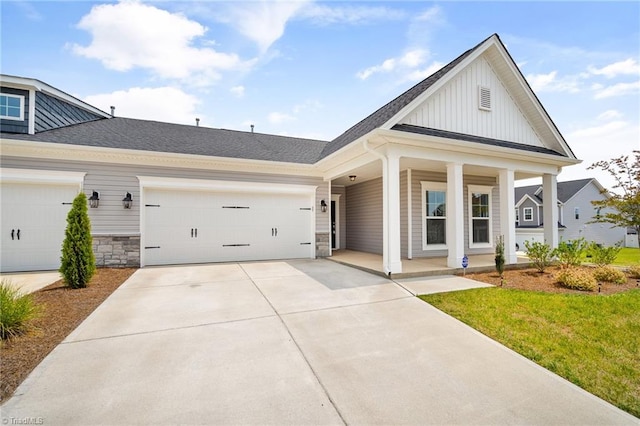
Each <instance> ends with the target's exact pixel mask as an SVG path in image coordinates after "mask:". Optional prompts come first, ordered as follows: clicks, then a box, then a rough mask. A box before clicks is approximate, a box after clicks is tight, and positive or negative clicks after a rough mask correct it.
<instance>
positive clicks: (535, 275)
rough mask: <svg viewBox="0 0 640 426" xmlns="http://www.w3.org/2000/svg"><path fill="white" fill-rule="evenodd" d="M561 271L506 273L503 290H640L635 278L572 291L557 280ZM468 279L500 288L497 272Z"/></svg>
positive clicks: (472, 276)
mask: <svg viewBox="0 0 640 426" xmlns="http://www.w3.org/2000/svg"><path fill="white" fill-rule="evenodd" d="M580 268H583V269H590V267H589V266H581V267H580ZM559 271H560V268H559V267H557V266H552V267H549V268H547V269H546V271H545V272H544V273H542V274H541V273H540V272H538V270H537V269H535V268H531V269H514V270H507V271H505V272H504V275H505V281H506V282H505V284H504V285H503V288H515V289H520V290H528V291H542V292H546V293H566V294H586V295H598V294H613V293H621V292H624V291H629V290H631V289H634V288H638V289H640V286H639V281H638V280H636V279H635V278H629V277H627V282H626V283H625V284H612V283H602V284H601V286H600V292H598V289H597V288H596V290H595V291H580V290H572V289H568V288H564V287H562V286H561V285H560V284H558V283H557V282H556V280H555V275H556V274H557V273H558V272H559ZM465 276H466V278H470V279H472V280H476V281H481V282H484V283H488V284H493V285H496V286H500V276H499V275H498V273H497V272H495V271H493V272H481V273H469V274H466V275H465Z"/></svg>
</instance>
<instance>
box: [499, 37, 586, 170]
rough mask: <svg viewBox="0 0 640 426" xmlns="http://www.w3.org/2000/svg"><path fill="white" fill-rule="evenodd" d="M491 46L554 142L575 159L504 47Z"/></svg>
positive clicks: (500, 45)
mask: <svg viewBox="0 0 640 426" xmlns="http://www.w3.org/2000/svg"><path fill="white" fill-rule="evenodd" d="M493 45H494V46H495V47H496V48H497V49H498V52H499V53H500V55H501V56H502V59H503V60H504V61H505V63H506V64H507V66H508V67H509V69H510V70H511V74H512V76H513V77H515V79H516V81H517V82H518V83H519V85H520V87H521V88H522V90H523V91H524V92H525V93H526V94H527V97H528V98H529V101H530V102H531V104H532V105H533V106H534V107H535V109H536V111H537V113H538V114H539V115H540V117H542V119H543V120H544V122H545V124H546V126H547V127H548V128H549V130H551V133H552V134H553V135H554V137H555V138H556V140H557V141H558V142H559V144H560V146H561V147H562V148H563V149H564V151H565V154H566V155H567V156H569V157H570V158H573V159H576V156H575V154H574V153H573V151H572V150H571V148H569V144H568V143H567V141H566V140H565V139H564V137H563V136H562V134H561V133H560V131H559V130H558V128H557V127H556V125H555V123H554V122H553V120H552V119H551V117H550V116H549V114H548V113H547V112H546V110H545V109H544V107H543V106H542V104H541V103H540V100H539V99H538V97H537V96H536V95H535V93H534V92H533V90H532V89H531V86H529V83H527V81H526V80H525V78H524V76H523V75H522V72H521V71H520V70H519V69H518V68H517V65H516V64H515V63H514V62H513V60H512V59H511V56H510V55H509V53H508V52H507V51H506V50H505V47H504V46H503V45H502V44H501V43H495V42H494V43H493Z"/></svg>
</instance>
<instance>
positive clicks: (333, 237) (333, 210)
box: [331, 201, 336, 249]
mask: <svg viewBox="0 0 640 426" xmlns="http://www.w3.org/2000/svg"><path fill="white" fill-rule="evenodd" d="M331 248H332V249H335V248H336V202H335V201H332V202H331Z"/></svg>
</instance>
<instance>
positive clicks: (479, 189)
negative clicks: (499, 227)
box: [467, 185, 493, 248]
mask: <svg viewBox="0 0 640 426" xmlns="http://www.w3.org/2000/svg"><path fill="white" fill-rule="evenodd" d="M492 191H493V187H492V186H481V185H467V210H468V212H469V248H489V247H493V209H492V208H491V204H493V192H492ZM474 193H479V194H488V195H489V217H488V218H486V220H487V221H489V242H486V243H484V242H482V243H474V242H473V219H474V218H473V205H472V198H473V194H474ZM479 219H485V218H479Z"/></svg>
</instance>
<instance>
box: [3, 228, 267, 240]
mask: <svg viewBox="0 0 640 426" xmlns="http://www.w3.org/2000/svg"><path fill="white" fill-rule="evenodd" d="M15 232H16V230H15V229H12V230H11V239H12V240H13V234H14V233H15ZM271 232H273V228H271ZM272 235H273V234H272Z"/></svg>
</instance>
